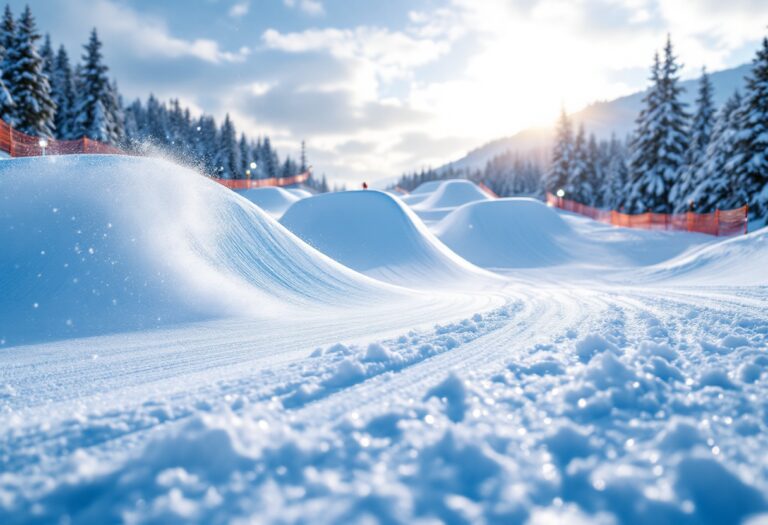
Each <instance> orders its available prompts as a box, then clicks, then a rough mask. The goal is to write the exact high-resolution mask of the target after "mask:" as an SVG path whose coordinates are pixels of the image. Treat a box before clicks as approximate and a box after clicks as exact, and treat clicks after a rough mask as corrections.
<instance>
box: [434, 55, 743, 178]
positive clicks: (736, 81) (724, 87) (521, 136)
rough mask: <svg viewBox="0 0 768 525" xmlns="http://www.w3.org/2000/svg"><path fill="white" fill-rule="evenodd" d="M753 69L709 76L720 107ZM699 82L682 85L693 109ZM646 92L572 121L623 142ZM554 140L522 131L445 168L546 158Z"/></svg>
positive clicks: (547, 131)
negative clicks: (509, 155) (527, 156)
mask: <svg viewBox="0 0 768 525" xmlns="http://www.w3.org/2000/svg"><path fill="white" fill-rule="evenodd" d="M749 69H750V66H749V65H748V64H745V65H743V66H739V67H736V68H732V69H726V70H723V71H717V72H714V73H711V74H710V79H711V80H712V84H713V86H714V100H715V103H716V105H717V106H718V107H719V106H721V105H722V104H724V103H725V101H726V100H727V99H728V97H730V96H731V95H732V94H733V92H734V91H735V90H737V89H741V88H742V87H743V85H744V77H745V76H746V75H747V73H749ZM696 83H697V79H696V78H692V79H689V80H687V81H685V82H681V86H682V87H683V88H685V94H684V95H683V100H684V101H685V102H686V103H688V104H689V107H692V104H693V101H694V99H695V98H696ZM643 95H644V92H638V93H634V94H632V95H628V96H625V97H621V98H617V99H615V100H611V101H605V102H596V103H594V104H592V105H590V106H588V107H586V108H584V109H583V110H581V111H578V112H576V113H574V114H573V120H574V121H575V122H577V123H583V124H584V126H585V127H586V128H587V129H588V130H589V131H590V132H594V133H595V135H596V136H597V138H598V139H608V138H610V136H611V133H616V136H617V137H619V138H621V139H623V138H624V137H625V136H626V135H627V134H629V133H631V132H632V131H633V129H634V124H635V119H636V118H637V115H638V114H639V113H640V109H641V105H642V98H643ZM553 138H554V128H532V129H526V130H523V131H520V132H518V133H516V134H514V135H512V136H511V137H505V138H501V139H497V140H494V141H492V142H489V143H488V144H485V145H483V146H480V147H479V148H477V149H474V150H472V151H470V152H469V153H468V154H467V155H465V156H464V157H462V158H460V159H458V160H456V161H454V162H451V163H449V164H446V165H445V166H444V168H449V167H453V168H457V169H460V168H482V167H483V166H485V163H486V162H488V160H490V159H492V158H493V157H495V156H497V155H500V154H502V153H505V152H507V151H513V152H514V151H518V152H521V153H529V152H531V151H533V152H538V153H539V154H547V155H548V153H549V150H550V148H551V145H552V141H553Z"/></svg>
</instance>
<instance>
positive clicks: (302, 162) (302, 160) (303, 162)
mask: <svg viewBox="0 0 768 525" xmlns="http://www.w3.org/2000/svg"><path fill="white" fill-rule="evenodd" d="M307 169H308V166H307V143H306V142H305V141H303V140H302V141H301V156H300V157H299V171H300V172H301V173H304V172H305V171H307Z"/></svg>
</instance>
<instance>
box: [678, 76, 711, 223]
mask: <svg viewBox="0 0 768 525" xmlns="http://www.w3.org/2000/svg"><path fill="white" fill-rule="evenodd" d="M712 92H713V87H712V82H711V81H710V80H709V75H707V72H706V70H702V72H701V79H700V80H699V93H698V96H697V98H696V114H695V115H694V117H693V120H692V121H691V129H690V133H689V135H690V142H689V145H688V150H687V151H686V156H685V166H684V167H683V169H682V170H681V172H680V176H679V178H678V180H677V183H676V184H675V185H674V186H673V187H672V190H671V192H670V196H669V198H670V201H671V202H672V204H673V206H674V208H675V211H676V212H684V211H687V210H688V209H689V207H690V205H691V194H692V193H693V190H694V189H695V188H696V185H697V183H698V179H697V173H699V172H700V171H701V167H702V165H703V164H704V161H705V159H706V153H707V146H709V141H710V139H711V138H712V128H713V127H714V123H715V106H714V103H713V102H712Z"/></svg>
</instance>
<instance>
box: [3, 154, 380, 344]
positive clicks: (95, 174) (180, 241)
mask: <svg viewBox="0 0 768 525" xmlns="http://www.w3.org/2000/svg"><path fill="white" fill-rule="evenodd" d="M0 203H1V204H2V205H0V246H2V250H0V290H2V300H1V301H0V320H2V322H1V323H0V340H4V342H5V343H6V344H17V343H19V342H20V341H24V340H42V339H47V338H55V337H62V336H65V335H66V336H74V335H84V334H94V333H104V332H114V331H119V330H129V329H140V328H148V327H155V326H158V325H164V324H167V323H176V322H181V321H190V320H198V319H204V318H212V317H224V316H233V315H253V316H257V317H262V318H263V317H273V316H275V315H278V314H280V313H281V312H284V311H286V308H287V307H288V305H291V304H303V305H310V304H334V303H337V302H338V300H339V298H340V297H343V298H344V301H345V302H350V301H352V302H354V301H361V302H362V301H363V298H364V297H366V298H367V299H366V301H370V300H371V299H370V297H371V296H381V294H382V293H384V294H385V295H386V293H388V292H386V290H387V289H386V287H385V286H384V285H381V284H378V283H375V282H373V281H371V280H369V279H367V278H365V277H363V276H362V275H359V274H355V273H353V272H351V271H350V270H348V269H346V268H344V267H343V266H341V265H339V264H337V263H335V262H334V261H331V260H330V259H328V258H326V257H325V256H323V255H322V254H320V253H318V252H316V251H315V250H313V249H312V248H310V247H309V246H306V245H305V244H304V243H302V242H301V241H300V240H299V239H297V238H296V237H295V236H293V235H292V234H291V233H289V232H288V231H286V230H285V229H284V228H283V227H282V226H280V224H278V223H277V222H275V221H274V220H273V219H272V218H270V217H269V216H267V215H266V214H265V213H264V212H262V211H261V210H260V209H258V208H257V207H256V206H254V205H252V204H251V203H249V202H248V201H246V200H245V199H242V198H240V197H238V196H237V195H236V194H234V193H232V192H231V191H229V190H227V189H225V188H224V187H222V186H219V185H218V184H215V183H214V182H212V181H209V180H207V179H205V178H204V177H201V176H199V175H197V174H196V173H194V172H192V171H190V170H187V169H184V168H181V167H179V166H177V165H174V164H170V163H168V162H164V161H160V160H151V159H145V158H130V157H115V156H69V157H47V158H29V159H14V160H8V161H4V162H2V163H0Z"/></svg>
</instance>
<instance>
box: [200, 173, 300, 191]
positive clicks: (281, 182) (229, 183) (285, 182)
mask: <svg viewBox="0 0 768 525" xmlns="http://www.w3.org/2000/svg"><path fill="white" fill-rule="evenodd" d="M308 179H309V171H305V172H304V173H299V174H298V175H293V176H291V177H271V178H269V179H213V180H215V181H216V182H218V183H219V184H221V185H223V186H226V187H227V188H229V189H230V190H250V189H254V188H264V187H266V186H291V185H293V184H301V183H303V182H306V181H307V180H308Z"/></svg>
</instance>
